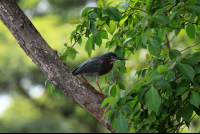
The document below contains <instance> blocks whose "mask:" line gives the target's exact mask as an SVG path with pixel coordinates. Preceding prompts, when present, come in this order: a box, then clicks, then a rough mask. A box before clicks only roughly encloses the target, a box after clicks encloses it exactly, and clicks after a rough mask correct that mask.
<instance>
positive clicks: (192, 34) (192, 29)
mask: <svg viewBox="0 0 200 134" xmlns="http://www.w3.org/2000/svg"><path fill="white" fill-rule="evenodd" d="M186 33H187V36H188V37H190V38H191V39H195V26H194V25H193V24H191V25H190V26H189V25H187V26H186Z"/></svg>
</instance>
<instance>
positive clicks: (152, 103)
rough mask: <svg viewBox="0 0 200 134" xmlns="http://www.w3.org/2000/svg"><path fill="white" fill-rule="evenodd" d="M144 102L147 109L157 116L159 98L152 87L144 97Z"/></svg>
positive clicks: (159, 103)
mask: <svg viewBox="0 0 200 134" xmlns="http://www.w3.org/2000/svg"><path fill="white" fill-rule="evenodd" d="M145 102H146V105H147V107H149V108H150V109H151V110H153V111H154V112H155V113H156V114H157V115H158V112H159V109H160V106H161V97H160V95H159V93H158V91H157V90H156V89H155V88H154V87H153V86H152V87H151V88H150V90H149V91H147V93H146V95H145Z"/></svg>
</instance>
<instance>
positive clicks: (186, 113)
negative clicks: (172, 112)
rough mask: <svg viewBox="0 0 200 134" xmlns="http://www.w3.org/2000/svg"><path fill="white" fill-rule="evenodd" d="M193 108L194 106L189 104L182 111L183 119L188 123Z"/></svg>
mask: <svg viewBox="0 0 200 134" xmlns="http://www.w3.org/2000/svg"><path fill="white" fill-rule="evenodd" d="M193 109H194V107H193V106H192V105H191V104H189V105H188V106H187V107H186V109H185V110H184V112H183V113H182V117H183V119H184V120H185V121H186V122H188V123H190V119H191V117H192V114H193Z"/></svg>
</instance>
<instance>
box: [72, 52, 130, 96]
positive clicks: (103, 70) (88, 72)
mask: <svg viewBox="0 0 200 134" xmlns="http://www.w3.org/2000/svg"><path fill="white" fill-rule="evenodd" d="M117 60H127V59H125V58H119V57H117V55H116V54H115V53H113V52H108V53H106V54H103V55H101V56H99V57H93V58H91V59H89V60H86V61H85V62H83V63H81V64H80V65H79V66H78V67H77V68H76V69H74V71H73V72H72V74H73V75H74V76H76V75H81V77H82V78H83V79H84V80H85V82H84V84H85V85H90V84H89V82H88V81H87V80H86V79H85V78H84V77H83V75H85V76H90V77H96V84H97V86H98V87H99V90H100V92H99V93H100V94H102V95H103V96H104V97H105V98H107V97H106V95H104V94H103V92H102V90H101V88H100V86H99V82H98V77H99V76H102V75H104V74H107V73H108V72H110V70H111V69H112V68H113V62H115V61H117ZM90 86H92V85H90ZM92 87H93V86H92Z"/></svg>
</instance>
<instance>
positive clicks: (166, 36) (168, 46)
mask: <svg viewBox="0 0 200 134" xmlns="http://www.w3.org/2000/svg"><path fill="white" fill-rule="evenodd" d="M165 38H166V39H167V43H166V45H167V48H168V51H170V50H171V49H170V45H169V43H170V42H169V38H168V35H167V34H166V33H165Z"/></svg>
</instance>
